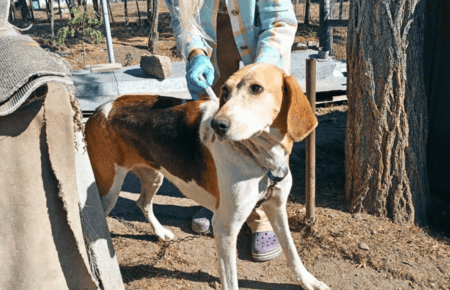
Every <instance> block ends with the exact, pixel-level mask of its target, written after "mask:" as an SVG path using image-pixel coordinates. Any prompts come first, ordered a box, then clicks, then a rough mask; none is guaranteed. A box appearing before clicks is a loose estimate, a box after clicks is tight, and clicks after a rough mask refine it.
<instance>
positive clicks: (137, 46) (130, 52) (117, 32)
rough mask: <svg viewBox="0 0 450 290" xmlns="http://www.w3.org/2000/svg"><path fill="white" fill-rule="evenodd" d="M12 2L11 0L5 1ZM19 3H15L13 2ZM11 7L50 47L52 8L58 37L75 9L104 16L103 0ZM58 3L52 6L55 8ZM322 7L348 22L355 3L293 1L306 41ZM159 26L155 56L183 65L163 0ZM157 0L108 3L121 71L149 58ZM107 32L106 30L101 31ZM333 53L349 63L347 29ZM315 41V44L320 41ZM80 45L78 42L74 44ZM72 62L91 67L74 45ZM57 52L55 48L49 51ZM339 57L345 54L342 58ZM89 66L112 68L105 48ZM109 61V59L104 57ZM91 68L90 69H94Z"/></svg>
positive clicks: (37, 1)
mask: <svg viewBox="0 0 450 290" xmlns="http://www.w3.org/2000/svg"><path fill="white" fill-rule="evenodd" d="M6 1H10V0H6ZM13 1H14V2H13ZM13 1H12V4H13V5H11V13H10V21H11V22H12V23H13V24H14V25H16V26H18V27H26V26H28V24H29V23H33V25H34V26H33V28H32V29H31V30H29V31H28V32H24V33H27V34H30V35H31V36H33V37H34V38H35V39H36V40H37V41H38V42H39V43H41V44H48V43H49V40H50V39H51V26H50V17H51V13H50V8H51V6H52V5H51V4H53V17H54V35H56V34H57V32H58V30H59V29H60V28H62V27H65V26H67V24H68V21H69V20H70V19H71V13H70V10H69V9H70V8H71V7H73V6H75V5H80V6H81V7H82V8H80V10H81V11H84V10H85V9H86V11H88V12H89V13H98V15H103V12H102V5H101V2H100V0H13ZM51 1H53V3H51ZM320 1H330V6H331V7H330V8H331V9H330V17H329V19H341V20H345V19H348V17H349V2H350V0H292V4H293V6H294V10H295V13H296V16H297V19H298V23H299V32H298V33H297V34H298V35H304V36H305V39H307V40H310V39H313V38H317V40H318V36H319V32H320V9H321V8H320ZM159 2H160V3H159V4H160V5H159V9H158V18H157V19H158V26H157V31H158V32H159V39H160V41H159V42H158V50H157V51H156V53H158V54H162V55H167V56H169V57H171V58H172V60H174V59H178V60H179V57H180V55H179V54H178V53H177V51H176V47H175V44H176V43H175V38H174V36H173V30H172V28H171V27H170V15H169V12H168V10H167V7H166V5H165V2H164V0H159ZM151 3H153V1H152V0H108V1H107V7H108V15H109V21H110V27H111V35H112V38H113V46H114V53H115V55H116V62H120V63H122V65H133V64H138V63H139V59H140V56H141V55H143V54H148V53H149V51H148V49H147V48H148V44H149V36H150V34H151V23H152V22H153V21H152V13H153V12H154V11H152V10H153V7H152V4H151ZM98 30H100V31H102V32H104V27H103V26H102V27H98ZM333 35H334V38H333V50H334V51H337V52H338V54H340V55H341V56H340V58H343V57H345V40H346V28H345V27H344V28H334V32H333ZM317 40H316V41H317ZM75 42H76V41H75ZM335 44H336V45H337V46H339V47H338V48H337V49H334V46H335ZM67 47H68V48H70V49H66V48H65V49H66V50H67V53H68V56H67V57H68V58H69V59H68V60H69V61H70V62H71V64H72V66H74V69H80V68H82V67H83V66H85V65H86V61H84V62H83V61H82V58H81V54H80V52H79V51H75V50H76V49H75V48H76V45H75V43H74V41H72V42H68V46H67ZM50 49H52V48H50ZM339 51H340V52H339ZM88 55H89V56H90V57H88V58H87V61H88V62H90V63H91V62H92V63H101V62H108V58H107V51H106V45H104V46H100V48H98V49H97V48H95V49H94V48H90V47H88ZM102 55H104V57H103V56H102ZM90 63H88V64H90Z"/></svg>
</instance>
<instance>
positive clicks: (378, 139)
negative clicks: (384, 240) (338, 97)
mask: <svg viewBox="0 0 450 290" xmlns="http://www.w3.org/2000/svg"><path fill="white" fill-rule="evenodd" d="M425 2H426V1H425V0H398V1H390V0H353V1H351V4H350V19H349V27H348V43H347V55H348V64H347V69H348V73H349V74H348V88H347V95H348V103H349V109H348V121H347V134H346V142H345V153H346V160H345V168H346V200H347V202H348V210H349V211H350V212H368V213H371V214H375V215H378V216H387V217H389V218H391V219H392V220H393V221H394V222H397V223H406V224H408V223H414V222H415V223H417V224H419V225H424V224H426V222H427V215H426V203H427V197H428V194H429V185H428V177H427V168H426V138H427V131H428V128H427V117H428V116H427V97H426V92H425V86H424V78H423V77H424V76H423V57H424V54H423V45H424V43H423V42H424V36H423V35H424V34H423V27H424V16H425Z"/></svg>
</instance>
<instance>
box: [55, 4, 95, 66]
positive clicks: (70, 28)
mask: <svg viewBox="0 0 450 290" xmlns="http://www.w3.org/2000/svg"><path fill="white" fill-rule="evenodd" d="M71 13H72V14H73V17H72V19H70V20H69V23H68V25H67V26H65V27H63V28H61V29H59V30H58V35H57V36H56V44H57V45H60V46H62V45H64V44H65V42H66V40H67V37H68V36H70V37H75V33H78V34H80V35H81V42H82V44H83V61H84V63H86V47H85V41H86V39H91V40H93V41H94V43H95V44H100V43H102V42H103V39H104V37H103V34H102V33H101V31H99V30H97V29H96V28H97V27H99V26H101V25H102V24H103V18H102V17H100V16H98V15H97V14H96V13H88V12H87V11H86V10H85V11H84V12H83V13H81V12H80V11H79V6H75V7H73V8H72V9H71Z"/></svg>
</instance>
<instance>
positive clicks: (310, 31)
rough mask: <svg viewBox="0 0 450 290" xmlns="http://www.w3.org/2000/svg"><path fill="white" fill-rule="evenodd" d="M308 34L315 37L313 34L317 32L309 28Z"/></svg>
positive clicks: (315, 34)
mask: <svg viewBox="0 0 450 290" xmlns="http://www.w3.org/2000/svg"><path fill="white" fill-rule="evenodd" d="M309 36H312V37H315V36H317V32H315V31H313V29H312V28H311V29H310V30H309Z"/></svg>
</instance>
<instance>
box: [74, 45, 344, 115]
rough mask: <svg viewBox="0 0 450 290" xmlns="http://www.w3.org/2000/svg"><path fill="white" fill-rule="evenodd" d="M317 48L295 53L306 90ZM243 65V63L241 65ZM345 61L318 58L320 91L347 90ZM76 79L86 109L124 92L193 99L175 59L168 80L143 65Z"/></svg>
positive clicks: (84, 73) (294, 63)
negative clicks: (149, 72)
mask: <svg viewBox="0 0 450 290" xmlns="http://www.w3.org/2000/svg"><path fill="white" fill-rule="evenodd" d="M317 55H318V52H317V51H316V50H304V51H295V52H293V53H292V63H291V67H292V74H293V75H294V76H295V77H296V78H297V79H298V81H299V83H300V85H301V87H302V89H303V90H304V91H305V90H306V85H305V75H306V71H305V70H306V59H307V58H310V57H315V58H316V57H317ZM242 66H243V64H242V63H241V67H242ZM346 70H347V66H346V62H345V61H335V60H328V61H320V62H319V61H318V62H317V65H316V72H317V82H316V87H317V92H326V91H336V90H343V91H345V90H346V89H347V78H346ZM72 75H73V81H74V83H75V85H76V87H77V89H78V94H77V98H78V100H79V102H80V106H81V109H82V110H83V111H86V110H87V111H91V110H94V109H95V108H96V107H98V106H99V105H101V104H102V103H104V102H106V101H108V100H110V99H112V98H113V97H115V96H117V95H123V94H146V93H154V94H160V95H164V94H165V95H167V96H174V97H178V98H183V99H190V95H189V93H188V91H187V85H186V79H185V76H186V64H185V63H184V62H183V61H180V62H172V74H171V75H170V76H169V77H168V78H166V79H156V78H152V77H149V76H148V75H146V74H145V73H144V72H143V71H142V69H141V68H140V66H139V65H134V66H128V67H125V68H123V69H122V70H120V71H114V72H106V73H96V74H92V73H91V72H90V70H82V71H74V72H73V74H72Z"/></svg>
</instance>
